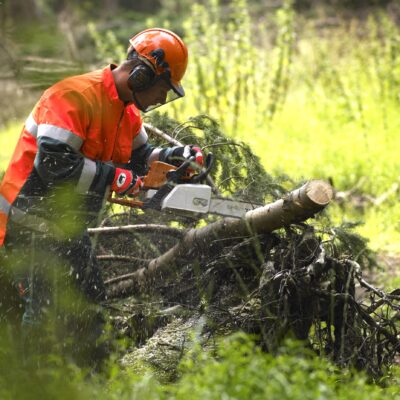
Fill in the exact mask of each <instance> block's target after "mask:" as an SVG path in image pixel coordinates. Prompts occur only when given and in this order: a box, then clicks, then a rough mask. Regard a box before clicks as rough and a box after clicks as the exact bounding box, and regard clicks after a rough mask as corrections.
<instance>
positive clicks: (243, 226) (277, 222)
mask: <svg viewBox="0 0 400 400" xmlns="http://www.w3.org/2000/svg"><path fill="white" fill-rule="evenodd" d="M332 197H333V189H332V187H331V186H330V185H329V183H327V182H324V181H321V180H313V181H309V182H307V183H306V184H304V185H303V186H302V187H300V188H298V189H296V190H294V191H292V192H290V193H289V194H288V195H287V196H286V197H284V198H283V199H280V200H277V201H275V202H274V203H271V204H268V205H265V206H263V207H259V208H256V209H254V210H251V211H248V212H247V213H246V214H245V216H244V217H243V218H242V219H234V218H223V219H221V220H219V221H217V222H214V223H212V224H210V225H207V226H205V227H203V228H199V229H190V230H189V231H188V232H187V233H186V234H185V235H184V236H183V237H182V239H181V240H180V242H179V243H178V244H176V245H175V246H174V247H172V248H171V249H170V250H168V251H167V252H166V253H164V254H162V255H161V256H159V257H157V258H154V259H152V260H150V261H149V263H148V264H147V265H144V266H143V267H142V268H141V269H139V270H137V271H136V272H133V273H132V274H128V275H126V278H129V279H126V280H124V281H122V282H119V283H118V284H117V285H114V286H113V287H111V288H110V290H109V292H108V297H118V296H122V295H125V294H128V293H131V292H133V291H136V290H140V288H141V287H143V286H145V284H146V283H148V282H151V281H152V280H156V279H158V278H160V277H163V278H165V274H166V273H167V272H170V271H171V270H172V269H173V267H175V268H176V267H178V266H179V265H184V264H186V263H187V262H188V261H189V260H193V259H194V258H195V257H196V256H197V255H200V254H202V255H204V254H206V253H207V249H209V248H210V245H211V244H212V242H213V241H215V240H216V239H219V240H220V239H226V238H229V237H249V236H252V235H255V234H259V233H269V232H272V231H274V230H275V229H279V228H282V227H284V226H288V225H290V224H292V223H296V222H302V221H305V220H306V219H308V218H310V217H312V216H314V215H315V214H316V213H318V212H320V211H321V210H323V209H324V208H325V207H326V206H327V205H328V204H329V202H330V201H331V200H332ZM189 255H190V256H189ZM163 275H164V276H163Z"/></svg>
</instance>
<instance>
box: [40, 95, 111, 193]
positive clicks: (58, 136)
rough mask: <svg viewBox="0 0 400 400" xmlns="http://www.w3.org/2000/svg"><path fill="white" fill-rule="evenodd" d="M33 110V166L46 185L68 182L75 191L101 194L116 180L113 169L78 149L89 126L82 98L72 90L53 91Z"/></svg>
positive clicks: (52, 185)
mask: <svg viewBox="0 0 400 400" xmlns="http://www.w3.org/2000/svg"><path fill="white" fill-rule="evenodd" d="M35 114H36V115H37V119H38V120H39V123H38V128H37V132H38V134H37V146H38V151H37V154H36V158H35V163H34V166H35V168H36V170H37V172H38V175H39V176H40V178H41V179H42V181H43V182H44V183H45V184H46V185H48V186H49V187H55V186H61V185H64V184H69V185H73V186H75V190H76V191H77V192H78V193H82V194H84V193H88V192H95V193H98V194H100V195H103V194H104V193H105V191H106V188H107V186H108V185H112V184H113V182H114V181H115V180H116V173H117V169H116V168H115V167H114V166H112V165H109V164H106V163H103V162H101V161H93V160H91V159H89V158H87V157H85V156H83V155H82V154H81V153H80V148H81V147H82V145H83V143H84V141H85V138H86V132H87V129H88V127H89V126H90V111H89V107H88V106H87V104H85V99H83V98H82V97H81V95H80V94H79V93H76V92H73V91H71V92H62V93H56V94H54V95H52V96H51V97H49V98H48V99H46V100H45V101H43V102H42V103H41V105H40V108H39V109H38V110H36V113H35ZM41 121H45V122H44V123H43V122H41Z"/></svg>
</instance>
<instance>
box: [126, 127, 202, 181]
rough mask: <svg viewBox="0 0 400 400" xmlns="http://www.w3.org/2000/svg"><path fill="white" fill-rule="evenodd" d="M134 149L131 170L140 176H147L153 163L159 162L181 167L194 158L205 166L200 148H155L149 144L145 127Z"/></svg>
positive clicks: (188, 146) (136, 140)
mask: <svg viewBox="0 0 400 400" xmlns="http://www.w3.org/2000/svg"><path fill="white" fill-rule="evenodd" d="M132 147H133V151H132V155H131V161H130V162H129V168H131V169H132V170H133V171H134V172H135V173H136V174H138V175H146V174H147V171H148V168H149V166H150V165H151V163H152V162H153V161H158V160H159V161H163V162H166V163H169V164H173V165H180V164H181V163H182V162H183V161H184V160H187V159H189V158H190V157H194V159H195V162H197V163H198V164H199V165H203V153H202V151H201V149H200V148H199V147H198V146H194V145H185V146H173V147H155V146H153V145H151V144H149V143H148V136H147V133H146V130H145V128H144V127H143V126H142V128H141V130H140V132H139V134H138V135H137V136H136V137H135V139H134V141H133V146H132Z"/></svg>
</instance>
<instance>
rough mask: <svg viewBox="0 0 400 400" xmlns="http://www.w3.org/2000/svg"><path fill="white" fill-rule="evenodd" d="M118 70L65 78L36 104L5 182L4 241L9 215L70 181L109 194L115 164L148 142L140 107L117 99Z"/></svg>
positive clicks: (25, 210) (0, 228) (19, 214)
mask: <svg viewBox="0 0 400 400" xmlns="http://www.w3.org/2000/svg"><path fill="white" fill-rule="evenodd" d="M113 68H115V66H113V65H111V66H108V67H106V68H104V69H102V70H98V71H94V72H90V73H87V74H84V75H79V76H74V77H70V78H67V79H64V80H62V81H60V82H58V83H56V84H55V85H54V86H52V87H51V88H49V89H48V90H46V91H45V92H44V94H43V95H42V97H41V98H40V100H39V101H38V103H37V104H36V105H35V107H34V109H33V111H32V113H31V114H30V115H29V117H28V119H27V120H26V122H25V125H24V127H23V129H22V132H21V136H20V138H19V141H18V143H17V146H16V149H15V151H14V154H13V156H12V159H11V162H10V164H9V166H8V169H7V171H6V173H5V175H4V178H3V181H2V183H1V185H0V245H2V244H3V242H4V238H5V235H6V227H7V221H8V220H9V219H11V220H15V221H16V222H17V223H18V221H20V222H21V221H23V220H24V218H23V217H24V215H26V214H30V213H32V212H34V211H32V208H34V207H30V206H29V204H30V202H29V201H28V200H29V199H31V198H38V197H43V196H44V197H45V196H46V194H47V195H49V193H51V189H52V188H54V187H56V186H57V185H58V184H63V183H66V182H68V183H72V184H73V185H74V186H75V190H76V192H77V193H79V194H82V195H86V194H89V193H91V192H96V193H98V194H100V195H103V196H104V194H105V192H106V189H107V187H108V186H109V185H110V183H111V182H112V179H113V176H114V173H115V167H114V165H115V164H126V163H128V162H129V161H130V158H131V152H132V149H133V148H137V147H138V146H141V145H142V144H144V143H146V142H147V135H146V132H145V131H144V130H143V128H142V120H141V117H140V113H139V110H138V109H137V108H136V107H135V106H134V105H132V104H129V105H125V104H124V103H123V102H122V101H121V100H120V99H119V98H118V94H117V90H116V87H115V84H114V79H113V76H112V69H113ZM134 139H135V141H134ZM27 199H28V200H27Z"/></svg>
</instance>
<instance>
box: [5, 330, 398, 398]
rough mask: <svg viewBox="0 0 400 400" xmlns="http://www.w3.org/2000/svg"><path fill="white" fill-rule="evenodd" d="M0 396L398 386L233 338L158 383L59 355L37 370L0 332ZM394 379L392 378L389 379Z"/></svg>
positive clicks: (304, 391)
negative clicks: (89, 368) (178, 374)
mask: <svg viewBox="0 0 400 400" xmlns="http://www.w3.org/2000/svg"><path fill="white" fill-rule="evenodd" d="M0 337H1V341H0V352H1V357H0V371H1V374H0V397H1V398H2V399H5V400H8V399H13V400H19V399H26V398H29V399H32V400H35V399H41V400H46V399H71V398H74V399H78V400H79V399H88V398H97V399H99V400H101V399H118V400H124V399H149V400H155V399H177V400H179V399H188V398H190V399H193V400H196V399H205V398H206V399H210V400H211V399H221V398H226V399H237V400H241V399H243V400H247V399H250V398H251V399H265V398H268V399H272V400H274V399H279V400H281V399H290V400H296V399H301V400H303V399H312V400H314V399H316V398H323V399H332V400H333V399H343V400H344V399H348V398H352V399H353V400H364V399H365V398H368V399H371V400H373V399H377V400H378V399H379V400H385V399H396V398H399V396H400V392H399V389H398V386H396V382H393V384H390V382H387V384H386V387H385V388H381V387H379V386H376V385H373V384H369V383H368V381H367V379H366V377H365V376H364V375H362V374H360V373H354V372H353V371H349V370H339V369H337V368H336V367H334V366H333V365H332V364H330V363H329V362H328V361H325V360H323V359H320V358H318V357H316V356H315V355H314V354H313V353H312V352H310V351H308V350H307V349H305V348H304V346H303V344H301V343H295V342H287V343H286V344H285V347H282V348H281V349H280V350H279V351H278V352H277V353H276V354H274V355H272V354H265V353H263V352H262V351H261V350H260V348H259V347H258V346H256V345H255V343H254V341H253V340H252V339H251V338H250V337H248V336H246V335H244V334H240V333H239V334H236V335H234V336H231V337H227V338H225V339H223V340H221V342H220V344H219V346H218V350H217V352H216V354H211V353H207V352H204V351H202V350H201V348H200V347H197V346H195V347H194V348H193V349H192V351H191V352H190V353H188V354H187V355H186V356H185V358H184V361H183V362H182V365H181V368H180V371H181V377H180V379H179V380H178V381H177V382H176V383H174V384H164V385H161V384H160V383H159V382H157V380H155V379H154V377H153V376H152V375H149V374H145V375H143V376H138V375H135V374H133V373H131V372H128V371H124V370H123V369H121V367H119V366H118V364H117V363H116V360H112V361H111V362H110V363H109V365H108V366H107V367H106V368H104V370H103V372H101V373H97V374H94V373H90V371H87V370H86V371H85V370H82V369H79V368H77V367H76V366H74V365H73V364H65V363H63V362H61V360H60V358H58V357H57V356H55V355H54V356H52V357H49V358H48V359H47V360H42V362H41V364H38V363H37V361H36V360H25V362H23V361H22V360H23V355H22V354H21V353H20V352H19V350H18V346H17V341H16V339H15V335H13V333H12V331H11V330H8V331H7V330H4V329H2V330H1V331H0ZM393 379H394V378H393Z"/></svg>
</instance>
